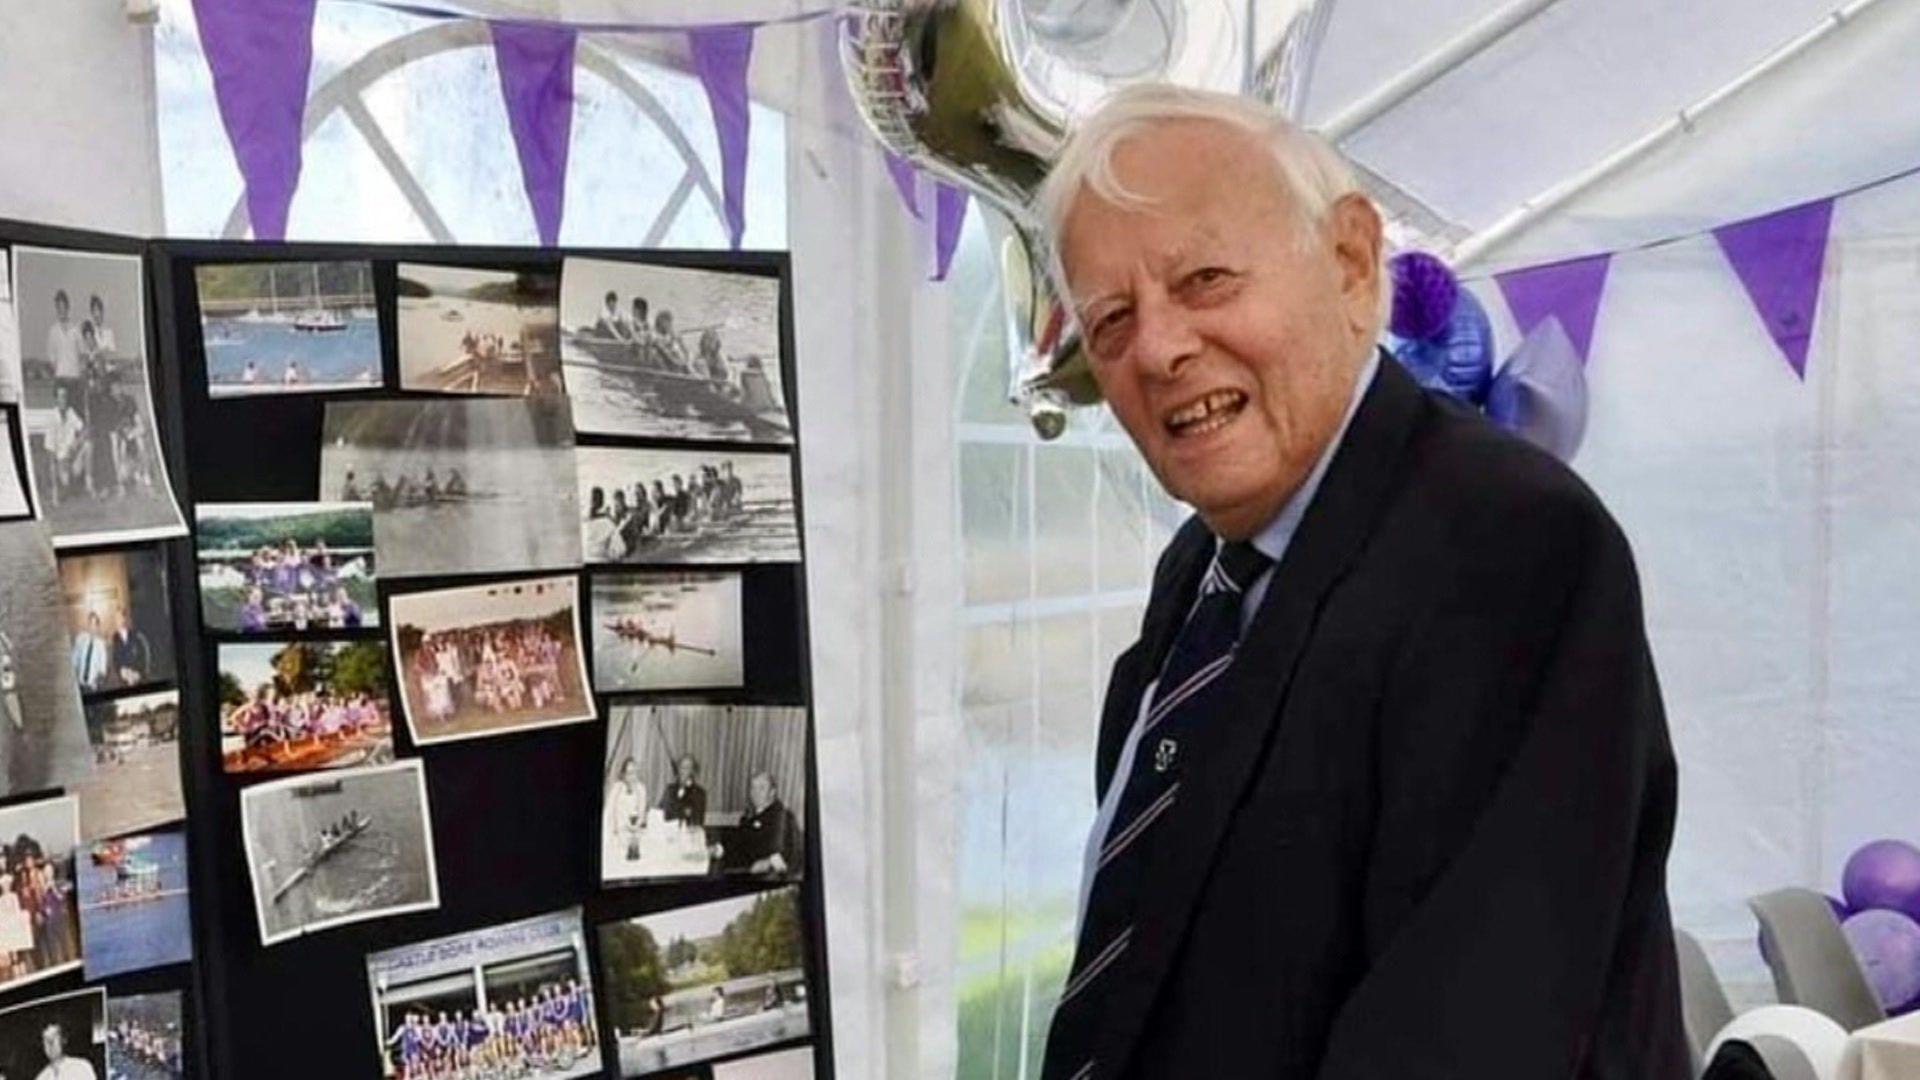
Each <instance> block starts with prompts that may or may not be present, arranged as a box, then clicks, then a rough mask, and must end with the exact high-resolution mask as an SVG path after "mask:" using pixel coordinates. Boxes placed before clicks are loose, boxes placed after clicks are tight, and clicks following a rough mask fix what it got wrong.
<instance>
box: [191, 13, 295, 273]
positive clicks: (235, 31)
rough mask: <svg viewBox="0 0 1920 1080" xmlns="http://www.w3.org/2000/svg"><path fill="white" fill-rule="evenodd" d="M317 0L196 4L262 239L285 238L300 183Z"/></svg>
mask: <svg viewBox="0 0 1920 1080" xmlns="http://www.w3.org/2000/svg"><path fill="white" fill-rule="evenodd" d="M314 3H315V0H193V18H194V21H195V22H196V23H198V24H199V27H200V49H201V51H202V52H204V53H205V54H206V57H207V67H208V68H210V69H211V70H212V72H213V96H214V100H215V101H216V102H217V103H218V104H219V106H220V122H221V124H222V126H224V127H225V128H226V129H227V141H228V142H229V143H230V144H232V146H233V156H234V160H235V161H236V162H237V163H238V164H239V166H240V178H241V180H242V181H243V182H244V183H245V184H246V189H247V220H248V221H249V222H250V223H251V224H252V225H253V235H254V239H256V240H284V239H286V236H287V209H288V208H289V207H290V206H292V205H293V191H294V188H295V187H296V186H297V185H298V184H299V182H300V135H301V131H300V127H301V123H302V121H303V119H304V118H305V116H306V108H307V77H308V75H309V73H310V72H311V70H312V68H313V9H314Z"/></svg>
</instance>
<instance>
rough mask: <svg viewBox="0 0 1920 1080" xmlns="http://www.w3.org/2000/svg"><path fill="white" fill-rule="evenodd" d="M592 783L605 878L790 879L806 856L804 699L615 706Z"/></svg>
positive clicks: (613, 880)
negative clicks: (598, 800) (797, 702)
mask: <svg viewBox="0 0 1920 1080" xmlns="http://www.w3.org/2000/svg"><path fill="white" fill-rule="evenodd" d="M601 788H602V791H603V792H604V797H603V801H602V805H601V816H600V880H601V882H602V883H603V884H609V885H611V884H617V883H623V882H635V881H651V880H657V879H660V878H687V877H722V876H724V877H744V878H759V879H763V880H769V881H792V880H796V879H798V878H799V877H800V875H801V873H802V871H803V870H804V868H805V866H806V851H807V838H806V833H805V822H806V820H807V798H808V794H809V793H808V791H807V714H806V710H805V709H800V708H788V707H782V706H764V705H707V704H693V703H681V704H670V703H658V704H655V703H649V704H646V705H621V706H617V707H615V708H613V709H612V710H611V716H610V717H609V718H608V722H607V757H606V762H605V767H604V768H603V770H602V775H601Z"/></svg>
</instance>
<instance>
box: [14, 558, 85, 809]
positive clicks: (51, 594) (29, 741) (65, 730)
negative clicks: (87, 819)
mask: <svg viewBox="0 0 1920 1080" xmlns="http://www.w3.org/2000/svg"><path fill="white" fill-rule="evenodd" d="M92 770H93V747H92V744H91V743H89V742H88V741H87V721H86V717H84V716H83V715H81V712H80V687H79V685H78V684H77V683H76V682H75V681H74V678H73V662H72V652H71V651H70V642H69V641H68V638H67V614H66V607H65V605H64V604H63V603H62V602H61V598H60V575H59V572H58V570H57V569H56V568H55V565H54V556H53V548H52V546H51V545H49V544H48V543H47V534H46V532H45V531H44V530H42V529H41V527H40V523H39V522H35V521H16V522H12V523H10V524H5V525H0V795H5V794H12V793H14V792H25V791H38V790H40V789H42V788H52V787H61V786H64V785H66V784H70V783H72V782H74V781H75V780H79V779H82V778H84V777H85V776H86V775H87V774H88V773H89V772H91V771H92Z"/></svg>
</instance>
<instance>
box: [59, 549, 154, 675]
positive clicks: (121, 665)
mask: <svg viewBox="0 0 1920 1080" xmlns="http://www.w3.org/2000/svg"><path fill="white" fill-rule="evenodd" d="M60 597H61V599H62V600H63V601H64V602H65V604H66V618H67V634H68V636H69V637H70V638H71V639H72V642H73V644H72V645H71V647H70V651H71V654H72V658H73V677H74V680H75V681H76V682H78V683H79V684H80V692H81V693H82V694H94V693H99V692H101V691H106V690H135V689H139V688H141V687H145V686H152V685H154V684H156V683H164V682H170V681H172V679H173V605H172V603H171V602H170V601H169V600H168V598H167V561H166V559H165V558H164V557H163V556H162V555H161V552H160V549H159V548H157V547H138V548H124V549H122V550H119V551H102V552H96V553H93V554H88V555H62V556H60Z"/></svg>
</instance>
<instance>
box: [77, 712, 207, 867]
mask: <svg viewBox="0 0 1920 1080" xmlns="http://www.w3.org/2000/svg"><path fill="white" fill-rule="evenodd" d="M87 735H88V738H89V739H90V740H91V741H92V743H93V772H92V773H91V774H89V775H88V776H87V778H86V779H84V780H81V781H79V782H78V783H76V784H73V785H72V786H71V787H70V788H69V789H68V790H70V791H71V792H72V793H73V794H75V795H77V796H79V798H80V838H81V839H83V840H99V839H102V838H104V837H109V836H119V835H120V834H122V833H129V832H133V831H134V830H135V829H148V828H152V827H153V826H155V825H164V824H166V823H167V822H170V821H179V820H180V819H181V818H184V817H186V816H187V804H186V796H185V795H184V793H183V792H182V791H181V787H180V695H179V692H178V691H174V690H160V691H156V692H154V693H151V694H133V695H130V696H127V697H114V698H106V699H103V700H100V701H95V702H91V703H89V704H88V705H87Z"/></svg>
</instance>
